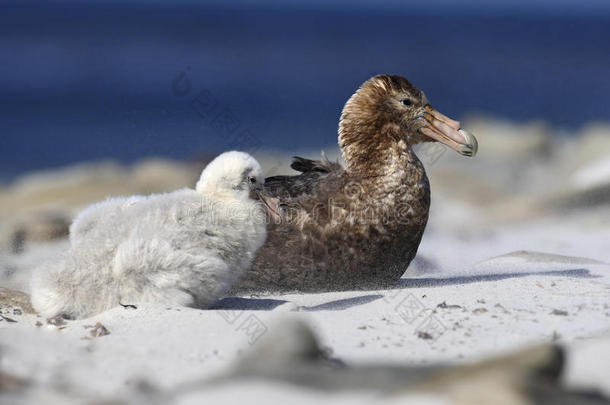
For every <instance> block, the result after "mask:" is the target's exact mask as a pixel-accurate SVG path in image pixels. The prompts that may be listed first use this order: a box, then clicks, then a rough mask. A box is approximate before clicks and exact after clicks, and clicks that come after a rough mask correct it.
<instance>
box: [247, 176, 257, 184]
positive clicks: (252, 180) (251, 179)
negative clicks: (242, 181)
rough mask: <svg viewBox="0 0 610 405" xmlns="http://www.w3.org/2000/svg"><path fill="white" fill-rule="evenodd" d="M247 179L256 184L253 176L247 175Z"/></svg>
mask: <svg viewBox="0 0 610 405" xmlns="http://www.w3.org/2000/svg"><path fill="white" fill-rule="evenodd" d="M248 180H250V183H252V184H256V178H255V177H248Z"/></svg>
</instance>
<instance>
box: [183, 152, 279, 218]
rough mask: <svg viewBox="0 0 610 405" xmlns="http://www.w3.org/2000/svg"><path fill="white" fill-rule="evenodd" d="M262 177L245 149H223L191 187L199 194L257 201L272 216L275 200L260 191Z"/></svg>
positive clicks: (276, 205)
mask: <svg viewBox="0 0 610 405" xmlns="http://www.w3.org/2000/svg"><path fill="white" fill-rule="evenodd" d="M264 185H265V177H264V176H263V170H262V169H261V166H260V164H259V163H258V161H257V160H256V159H254V158H253V157H252V156H250V155H249V154H247V153H245V152H237V151H231V152H225V153H222V154H221V155H218V156H217V157H216V158H215V159H214V160H212V161H211V162H210V163H208V165H207V166H206V167H205V169H204V170H203V172H202V173H201V178H200V179H199V181H198V182H197V185H196V187H195V189H196V190H197V191H198V192H200V193H202V194H212V195H216V196H231V197H233V198H238V199H248V198H252V199H255V200H258V201H259V202H260V203H261V204H262V205H263V206H264V207H265V209H266V211H267V212H268V214H269V215H270V216H271V217H272V218H274V219H275V218H277V217H279V216H280V215H281V214H280V211H281V210H280V208H279V201H278V200H277V199H274V198H272V197H271V196H270V195H268V194H267V193H266V192H265V190H264Z"/></svg>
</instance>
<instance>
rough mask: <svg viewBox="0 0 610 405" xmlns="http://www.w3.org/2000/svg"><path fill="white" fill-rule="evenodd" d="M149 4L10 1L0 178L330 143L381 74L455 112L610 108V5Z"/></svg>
mask: <svg viewBox="0 0 610 405" xmlns="http://www.w3.org/2000/svg"><path fill="white" fill-rule="evenodd" d="M152 4H154V5H150V4H146V3H145V2H142V3H138V2H135V3H129V4H125V3H120V2H109V3H101V2H100V3H93V4H91V3H90V4H88V5H85V4H84V3H64V2H57V3H53V4H50V3H43V2H27V3H17V2H16V3H14V4H13V3H8V4H7V3H3V4H2V6H1V7H2V9H1V12H0V58H1V59H0V178H2V179H9V178H11V177H13V176H14V175H16V174H19V173H22V172H24V171H28V170H34V169H41V168H46V167H53V166H60V165H66V164H70V163H73V162H77V161H85V160H91V159H101V158H114V159H117V160H120V161H124V162H131V161H134V160H136V159H139V158H142V157H145V156H151V155H155V156H166V157H170V158H176V159H195V158H197V156H202V155H209V154H214V153H216V152H218V151H222V150H225V149H229V148H238V149H246V150H251V151H256V150H259V151H260V150H265V149H276V150H277V149H280V150H297V149H298V150H300V149H306V148H315V149H321V148H322V147H326V146H328V145H332V144H334V143H335V142H336V128H337V120H338V117H339V114H340V111H341V108H342V106H343V103H344V102H345V100H346V99H347V97H349V96H350V95H351V94H352V92H353V91H354V90H355V89H356V87H357V86H358V85H359V84H360V83H361V82H362V81H364V80H366V79H367V78H368V77H370V76H372V75H375V74H378V73H396V74H401V75H404V76H406V77H407V78H408V79H409V80H410V81H412V82H413V83H414V84H415V85H416V86H417V87H419V88H420V89H422V90H424V91H425V92H426V95H427V96H428V98H429V99H430V101H431V102H432V104H433V105H434V106H435V107H437V108H438V109H439V110H440V111H442V112H444V113H445V114H447V115H449V116H452V117H455V118H462V117H464V116H466V115H468V114H471V113H480V114H486V115H490V116H494V117H499V118H505V119H509V120H514V121H526V120H531V119H543V120H545V121H547V122H549V123H550V124H552V125H553V126H556V127H559V128H565V129H577V128H579V127H580V126H582V125H584V124H586V123H588V122H590V121H598V120H602V121H608V120H610V15H609V14H599V15H596V14H595V13H588V14H583V15H580V14H577V15H572V14H570V13H545V12H537V13H518V12H512V13H502V12H497V11H496V12H479V11H477V10H476V9H469V10H467V11H460V10H453V9H452V10H445V9H444V10H439V11H436V10H434V9H425V10H421V9H420V10H418V11H415V10H408V9H404V10H402V9H400V8H392V9H383V10H376V9H374V8H371V7H368V8H341V7H334V8H328V7H326V8H325V7H318V8H315V7H301V8H298V7H297V8H294V7H291V8H288V7H281V6H273V7H271V6H264V7H263V6H259V7H256V6H254V5H250V6H248V7H237V6H221V5H220V3H216V4H215V5H213V6H202V5H194V3H184V2H182V3H171V2H163V1H158V2H155V3H152Z"/></svg>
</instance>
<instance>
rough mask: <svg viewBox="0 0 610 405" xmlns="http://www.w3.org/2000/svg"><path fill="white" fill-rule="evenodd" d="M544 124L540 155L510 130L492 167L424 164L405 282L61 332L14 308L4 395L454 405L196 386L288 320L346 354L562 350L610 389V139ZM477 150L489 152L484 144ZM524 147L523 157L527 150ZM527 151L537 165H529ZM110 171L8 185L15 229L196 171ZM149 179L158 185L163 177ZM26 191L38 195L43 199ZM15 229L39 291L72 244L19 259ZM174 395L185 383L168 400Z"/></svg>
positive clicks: (567, 379)
mask: <svg viewBox="0 0 610 405" xmlns="http://www.w3.org/2000/svg"><path fill="white" fill-rule="evenodd" d="M473 126H475V127H476V125H473ZM479 127H480V128H479V129H475V131H474V132H475V133H481V132H485V125H484V123H479ZM495 127H496V128H497V127H498V125H496V126H495ZM512 130H513V132H514V131H516V130H519V131H522V130H523V128H517V129H515V128H512ZM536 131H538V132H536ZM536 131H534V134H533V135H531V136H530V137H528V138H527V139H529V141H530V145H529V146H528V147H527V148H525V147H524V146H523V144H524V143H525V142H520V143H516V144H515V143H514V142H513V143H510V142H509V141H508V140H507V139H509V140H510V139H511V138H507V137H501V136H500V135H498V136H499V138H500V139H501V141H502V142H495V143H494V142H492V139H491V138H489V139H487V144H489V145H496V149H493V148H490V149H488V151H487V155H486V154H485V152H484V150H482V152H481V155H482V157H481V159H479V160H476V161H475V160H473V161H462V160H458V159H455V158H453V157H446V156H443V157H442V159H441V160H439V162H435V161H429V162H426V161H424V163H425V164H426V165H427V167H428V168H429V169H428V172H429V175H430V178H431V182H432V188H433V206H432V211H431V216H430V221H429V226H428V228H427V230H426V234H425V236H424V239H423V241H422V244H421V246H420V249H419V253H418V257H417V258H416V260H415V261H414V262H413V263H412V265H411V267H410V269H409V271H408V272H407V273H406V274H405V275H404V276H403V279H401V280H400V282H399V283H397V285H396V286H395V288H392V289H387V290H379V291H377V290H365V291H350V292H334V293H332V292H331V293H320V294H286V295H268V294H260V295H257V296H244V297H227V298H225V299H223V300H221V301H220V302H219V303H218V304H217V306H216V307H215V308H213V309H208V310H200V309H193V308H183V307H167V306H164V305H154V304H138V305H137V308H135V309H134V308H122V307H119V308H114V309H112V310H110V311H107V312H105V313H102V314H99V315H97V316H95V317H92V318H90V319H85V320H79V321H67V322H66V323H65V324H64V325H51V324H48V323H47V321H46V320H45V319H42V318H40V317H38V316H37V315H34V314H28V313H25V312H23V311H19V310H15V308H13V307H10V306H7V305H5V306H4V307H3V308H2V309H1V311H2V312H1V313H2V315H3V317H2V320H0V376H1V373H4V374H5V375H10V377H11V378H12V379H6V378H5V381H4V382H3V383H0V403H7V404H9V403H10V404H16V403H34V402H36V403H38V402H44V403H109V402H111V401H116V403H123V402H126V403H155V401H156V402H157V403H165V402H171V403H180V404H191V403H202V402H205V403H244V402H249V401H252V399H253V398H256V402H260V401H263V400H265V401H266V402H268V403H280V402H281V403H285V402H288V401H290V403H303V404H305V403H311V402H312V401H316V402H317V403H333V404H334V403H350V404H359V403H378V402H379V401H380V400H381V399H383V400H385V401H388V402H397V403H398V402H400V403H414V404H415V403H416V404H421V403H452V401H451V399H450V398H445V397H442V396H425V395H424V397H425V398H424V397H422V396H421V395H420V394H417V395H416V394H415V393H406V394H404V393H403V395H402V396H400V397H399V398H396V397H385V396H380V395H381V394H380V393H379V392H371V391H345V392H333V393H328V392H321V391H316V390H313V389H308V388H302V387H295V386H291V385H286V384H281V383H279V382H270V381H242V382H234V383H232V384H228V385H219V386H212V387H207V388H201V389H195V390H191V391H183V390H182V388H181V387H183V386H184V384H188V383H197V382H200V381H203V380H205V379H206V378H208V377H211V376H214V375H217V374H218V373H220V372H222V371H223V370H226V369H227V368H229V367H231V366H232V365H233V364H235V361H236V360H237V359H239V358H241V356H243V354H244V353H246V352H247V351H251V350H256V349H257V345H259V344H260V341H261V339H263V338H264V336H266V335H267V334H268V333H270V332H271V331H273V329H274V328H281V323H279V324H278V322H280V320H281V319H284V318H287V317H296V318H299V319H303V320H305V321H306V322H307V323H308V324H309V325H311V327H312V328H313V330H314V331H315V333H316V335H317V336H318V337H319V339H320V341H321V344H322V345H323V346H324V347H325V350H326V351H327V352H328V353H329V354H330V355H331V356H333V357H335V358H338V359H341V360H342V361H344V362H345V363H347V364H348V365H354V366H357V365H362V364H368V363H384V364H399V365H430V364H438V363H450V364H464V363H470V362H473V361H476V360H479V359H483V358H486V357H488V356H493V355H497V354H500V353H507V352H511V351H515V350H519V349H520V348H524V347H528V346H531V345H533V344H537V343H544V342H553V343H558V344H561V345H562V346H564V347H566V348H567V355H568V358H567V360H568V361H567V366H566V369H565V370H564V372H563V374H562V382H563V384H564V386H565V387H570V388H594V389H596V390H599V391H601V392H602V393H605V394H606V395H609V396H610V265H608V264H607V263H610V253H609V250H608V248H609V245H608V241H609V240H610V215H608V212H609V210H608V209H609V207H610V205H609V204H608V202H610V199H608V195H610V194H608V190H610V186H609V185H610V175H608V173H609V172H608V170H607V168H608V167H610V166H608V164H607V158H605V157H604V156H606V157H607V156H608V155H607V154H606V155H604V153H607V152H603V151H604V150H606V151H607V150H610V149H609V148H610V146H609V145H610V143H609V142H608V141H607V139H608V138H607V132H603V131H602V134H605V136H606V137H604V136H600V135H599V134H598V133H596V132H595V130H591V131H593V135H590V136H589V137H583V138H582V139H583V140H582V142H581V143H580V147H579V149H577V150H576V149H575V148H573V147H569V145H568V144H567V143H566V144H562V145H559V146H558V147H556V148H555V149H553V150H552V151H550V152H549V150H547V147H546V146H545V145H546V144H544V142H542V141H540V142H538V141H537V140H538V139H539V138H540V137H541V136H538V135H539V132H540V131H543V132H544V130H543V129H536ZM598 132H599V131H598ZM542 139H543V140H544V136H542ZM590 139H598V140H600V141H599V142H601V143H602V144H603V145H606V146H605V147H606V149H603V148H601V147H600V146H599V145H600V144H599V143H595V142H593V141H590ZM541 142H542V143H541ZM587 142H589V143H587ZM596 142H597V141H596ZM480 143H481V145H485V144H486V143H485V139H480ZM541 145H542V146H541ZM566 145H567V146H566ZM591 145H593V146H591ZM516 146H519V147H522V148H525V150H518V151H517V152H518V153H517V152H515V147H516ZM547 146H548V145H547ZM482 149H483V148H482ZM600 150H601V151H602V152H603V153H602V152H600ZM494 151H495V152H494ZM494 153H495V154H494ZM507 154H508V155H510V156H511V158H510V159H509V158H508V157H507ZM515 156H519V158H522V159H525V160H523V161H522V162H525V161H526V160H527V159H529V160H527V162H534V163H522V164H520V165H519V164H517V163H516V162H515ZM535 156H546V158H544V159H547V160H544V159H543V158H540V159H539V160H536V159H534V157H535ZM549 156H551V157H549ZM574 156H581V157H580V158H578V159H580V160H578V159H577V158H576V157H574ZM570 159H572V160H570ZM574 159H577V160H578V161H576V160H574ZM604 159H606V160H604ZM276 161H277V160H273V159H271V160H270V162H267V167H270V166H273V164H274V163H273V162H276ZM536 162H537V163H536ZM104 167H105V168H102V169H99V167H98V168H96V169H95V170H93V169H90V168H89V169H87V170H93V171H92V173H94V174H95V175H91V176H93V177H87V176H85V175H83V173H84V172H86V170H82V169H79V170H75V171H74V172H78V175H74V173H73V172H71V173H72V174H70V176H72V177H70V176H66V175H65V173H64V175H63V177H61V176H59V177H60V178H61V181H59V182H58V180H57V179H56V180H55V182H56V183H55V184H58V185H57V186H56V187H55V188H53V187H50V186H49V185H48V184H49V182H52V181H51V180H49V178H50V177H48V175H47V177H45V178H41V177H40V176H38V177H36V176H34V177H30V178H28V179H25V180H23V181H22V182H21V183H17V184H16V185H14V186H12V188H6V189H5V190H3V191H2V190H0V191H2V192H0V208H3V207H4V208H3V209H6V210H7V211H4V212H0V225H3V228H2V227H1V226H0V230H2V229H4V230H5V231H7V230H8V231H10V230H11V229H13V228H11V227H13V226H15V224H19V223H26V225H27V221H26V222H23V221H24V220H23V218H32V217H34V216H35V215H38V212H39V211H40V207H42V206H44V207H46V209H47V212H58V207H64V208H65V210H64V211H62V213H63V215H64V216H65V217H67V218H70V216H72V215H73V214H74V213H75V212H77V211H78V209H79V207H82V206H83V205H84V204H85V203H88V202H90V201H95V200H98V199H99V198H100V195H108V194H125V193H127V192H142V193H143V192H154V191H162V190H163V189H165V188H166V189H172V188H178V187H179V186H182V185H183V184H185V183H188V182H189V181H191V179H192V178H196V176H194V175H193V172H192V170H191V169H189V168H186V169H185V168H184V167H183V166H176V165H174V166H172V165H168V164H166V163H162V164H150V163H148V164H145V165H140V166H138V167H136V168H135V169H134V170H133V171H132V172H131V174H130V175H121V173H120V170H119V169H117V168H116V167H114V166H113V167H112V168H111V169H108V167H106V166H104ZM274 167H275V168H276V169H277V166H274ZM490 167H494V168H495V171H491V170H489V168H490ZM278 170H279V169H278ZM280 171H281V170H280ZM109 173H110V174H109ZM117 173H118V174H117ZM167 173H170V174H169V175H167ZM78 176H80V177H78ZM83 176H84V177H83ZM96 176H97V177H96ZM163 176H165V177H163ZM161 177H162V178H161ZM91 178H95V179H96V181H98V183H97V184H104V185H105V187H106V191H103V190H98V189H95V191H91V192H90V193H89V194H87V197H86V198H85V197H82V195H81V194H78V193H76V194H75V195H76V197H73V199H72V201H75V203H74V204H73V205H70V204H66V201H65V200H62V199H61V198H58V197H56V196H55V194H53V195H50V194H49V191H48V190H56V189H58V188H61V187H63V190H64V191H63V193H64V194H62V195H72V194H70V192H68V191H69V190H72V192H74V190H82V188H83V184H91ZM151 178H160V182H161V184H162V185H161V186H159V183H154V182H151V181H150V179H151ZM51 179H52V176H51ZM66 179H68V180H66ZM70 179H71V180H70ZM124 179H126V180H124ZM138 179H140V180H138ZM141 179H146V181H144V182H142V181H141ZM460 179H461V180H460ZM41 184H44V187H42V186H41ZM126 184H127V185H126ZM45 187H46V189H45ZM41 190H42V191H41ZM45 190H47V191H45ZM66 190H67V191H66ZM45 193H47V194H45ZM74 193H75V192H74ZM23 201H30V202H32V201H33V203H32V204H30V206H29V208H28V207H23V206H22V204H21V202H23ZM583 201H584V202H583ZM6 207H9V208H6ZM9 209H10V210H11V212H10V215H9V214H7V212H8V210H9ZM2 214H4V215H2ZM19 218H21V219H19ZM37 218H40V217H37ZM19 221H22V222H19ZM27 226H29V225H27ZM54 226H55V225H54ZM27 229H29V228H27ZM36 229H38V228H36ZM8 231H7V232H8ZM4 234H7V233H6V232H4ZM31 234H32V235H37V233H36V232H34V231H31ZM11 235H13V236H14V234H11ZM26 235H27V234H26ZM0 239H1V238H0ZM13 239H14V237H13ZM7 240H8V241H10V240H11V237H8V238H6V237H5V238H4V239H2V240H0V244H2V243H4V245H3V246H4V247H2V246H0V253H1V260H0V286H4V287H9V288H15V289H20V290H23V291H26V292H27V291H28V289H29V287H28V283H29V278H30V275H31V271H32V269H33V268H34V267H35V266H37V265H38V264H40V263H42V262H44V261H46V260H51V259H52V258H53V257H54V256H56V255H58V254H59V253H60V252H61V251H62V250H63V249H65V248H66V247H67V241H66V240H65V238H54V239H53V240H52V241H39V240H35V238H32V241H28V243H26V244H25V245H24V247H23V248H22V249H13V250H15V251H14V252H10V249H11V245H10V243H8V242H6V243H5V242H3V241H7ZM7 246H8V247H7ZM13 248H14V246H13ZM98 323H99V324H100V325H98V326H97V327H96V325H97V324H98ZM101 325H103V328H102V326H101ZM11 381H13V383H12V384H13V385H15V384H16V385H19V384H22V385H23V386H24V387H25V388H23V389H19V390H7V391H6V392H4V393H3V392H2V387H3V384H4V388H6V387H7V386H9V385H10V384H11V383H10V382H11ZM15 381H16V382H15ZM0 382H2V378H0ZM160 392H161V393H167V392H172V393H173V394H172V396H171V398H169V399H168V397H164V396H163V395H160V394H159V393H160ZM111 403H112V402H111Z"/></svg>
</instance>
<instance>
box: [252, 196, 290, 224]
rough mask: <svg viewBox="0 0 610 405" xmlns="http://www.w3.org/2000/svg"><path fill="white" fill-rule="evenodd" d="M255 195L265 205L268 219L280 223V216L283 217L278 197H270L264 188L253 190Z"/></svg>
mask: <svg viewBox="0 0 610 405" xmlns="http://www.w3.org/2000/svg"><path fill="white" fill-rule="evenodd" d="M255 193H256V196H257V197H258V199H259V201H260V202H261V203H262V204H263V206H264V207H265V211H266V212H267V215H268V216H269V219H271V221H273V222H275V223H280V222H281V221H282V218H283V217H284V215H283V212H282V208H281V206H280V200H279V199H278V198H275V197H272V196H271V195H270V194H268V193H267V192H266V191H265V190H262V189H259V190H255Z"/></svg>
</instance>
